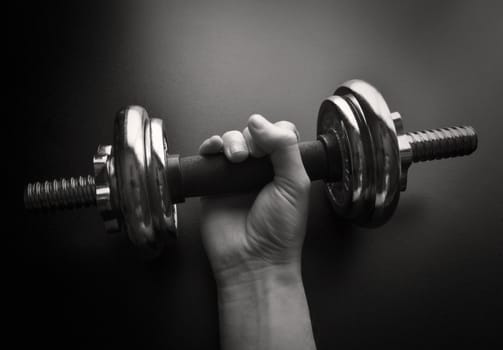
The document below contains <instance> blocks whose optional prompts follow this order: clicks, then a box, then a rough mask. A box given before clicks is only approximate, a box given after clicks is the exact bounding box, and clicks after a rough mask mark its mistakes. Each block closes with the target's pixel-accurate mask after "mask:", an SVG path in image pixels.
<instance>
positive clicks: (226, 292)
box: [218, 264, 315, 350]
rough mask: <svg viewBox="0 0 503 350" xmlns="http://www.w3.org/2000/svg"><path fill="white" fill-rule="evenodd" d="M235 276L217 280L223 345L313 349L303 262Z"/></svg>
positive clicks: (227, 346) (244, 272)
mask: <svg viewBox="0 0 503 350" xmlns="http://www.w3.org/2000/svg"><path fill="white" fill-rule="evenodd" d="M232 276H233V277H232V278H231V279H226V280H224V281H220V283H219V284H218V299H219V300H218V306H219V315H220V317H219V318H220V331H221V341H222V348H223V349H236V348H238V345H239V348H242V349H289V350H293V349H303V350H305V349H315V344H314V339H313V334H312V327H311V319H310V316H309V309H308V305H307V300H306V295H305V292H304V286H303V283H302V278H301V273H300V265H297V264H289V265H279V266H277V265H275V266H267V267H262V268H260V269H251V270H248V271H243V270H241V271H240V272H239V273H237V274H234V273H233V274H232ZM224 282H225V283H224Z"/></svg>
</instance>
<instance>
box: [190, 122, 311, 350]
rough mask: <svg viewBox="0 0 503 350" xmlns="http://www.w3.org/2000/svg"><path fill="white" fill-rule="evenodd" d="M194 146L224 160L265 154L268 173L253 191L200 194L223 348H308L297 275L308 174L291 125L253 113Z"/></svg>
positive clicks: (306, 322) (305, 310)
mask: <svg viewBox="0 0 503 350" xmlns="http://www.w3.org/2000/svg"><path fill="white" fill-rule="evenodd" d="M199 151H200V153H201V154H203V155H208V154H214V153H219V152H223V153H224V154H225V155H226V157H227V158H228V159H229V160H230V161H231V162H241V161H243V160H245V159H246V158H248V157H262V156H265V155H269V157H270V159H271V161H272V164H273V168H274V173H275V177H274V180H273V181H272V182H271V183H269V184H267V185H266V186H265V187H264V188H263V189H262V190H261V191H260V192H259V193H258V194H248V195H232V196H219V197H211V198H210V197H207V198H203V199H202V200H201V201H202V213H203V217H202V237H203V243H204V245H205V248H206V252H207V254H208V256H209V259H210V262H211V266H212V269H213V272H214V275H215V280H216V282H217V288H218V303H219V314H220V332H221V341H222V348H223V349H238V350H245V349H246V350H248V349H263V350H267V349H289V350H294V349H315V348H316V346H315V343H314V339H313V334H312V326H311V319H310V316H309V309H308V305H307V300H306V296H305V293H304V286H303V283H302V276H301V252H302V245H303V242H304V236H305V230H306V220H307V208H308V198H309V190H310V180H309V178H308V176H307V174H306V171H305V169H304V166H303V164H302V160H301V157H300V152H299V148H298V132H297V130H296V128H295V126H294V125H293V124H292V123H290V122H286V121H281V122H278V123H275V124H273V123H271V122H269V121H268V120H266V119H265V118H264V117H262V116H260V115H256V114H255V115H252V116H251V117H250V118H249V120H248V126H247V127H246V128H245V129H244V130H243V132H239V131H229V132H226V133H225V134H223V135H222V136H212V137H211V138H209V139H207V140H205V141H204V142H203V143H202V145H201V147H200V150H199ZM250 176H253V174H250Z"/></svg>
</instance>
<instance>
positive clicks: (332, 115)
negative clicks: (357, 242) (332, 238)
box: [317, 96, 373, 220]
mask: <svg viewBox="0 0 503 350" xmlns="http://www.w3.org/2000/svg"><path fill="white" fill-rule="evenodd" d="M355 112H356V111H355V110H354V108H352V106H351V105H350V103H349V102H348V101H347V100H346V99H344V98H343V97H340V96H330V97H328V98H327V99H325V101H323V103H322V104H321V107H320V111H319V114H318V125H317V134H318V135H322V134H332V135H333V136H334V137H337V139H338V145H339V148H340V153H341V164H337V165H336V166H340V167H342V169H343V171H342V178H341V180H339V181H335V182H326V190H327V195H328V198H329V199H330V202H331V203H332V206H333V208H334V210H335V212H336V213H337V214H338V215H339V216H341V217H344V218H347V219H351V220H358V219H359V218H361V217H362V216H363V215H365V213H366V212H368V211H369V210H370V208H369V201H368V197H369V194H368V191H369V189H371V188H372V173H371V169H372V165H373V159H372V152H371V151H369V149H368V147H366V145H367V144H368V141H369V137H368V135H366V130H365V129H364V128H361V125H360V123H359V121H358V117H357V115H356V114H355Z"/></svg>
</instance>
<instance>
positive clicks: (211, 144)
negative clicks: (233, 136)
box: [199, 135, 224, 155]
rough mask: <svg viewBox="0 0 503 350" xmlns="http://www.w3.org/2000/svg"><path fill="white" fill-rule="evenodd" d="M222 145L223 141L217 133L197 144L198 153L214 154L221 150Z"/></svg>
mask: <svg viewBox="0 0 503 350" xmlns="http://www.w3.org/2000/svg"><path fill="white" fill-rule="evenodd" d="M223 147H224V141H223V140H222V138H221V137H220V136H218V135H213V136H212V137H210V138H207V139H206V140H204V142H203V143H202V144H201V146H199V154H200V155H208V154H215V153H218V152H221V151H222V149H223Z"/></svg>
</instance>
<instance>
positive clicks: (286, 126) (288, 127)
mask: <svg viewBox="0 0 503 350" xmlns="http://www.w3.org/2000/svg"><path fill="white" fill-rule="evenodd" d="M274 125H276V126H278V127H280V128H282V129H286V130H290V131H293V132H294V133H295V136H296V137H297V142H299V141H300V133H299V130H297V127H296V126H295V124H294V123H292V122H289V121H287V120H281V121H279V122H276V123H274Z"/></svg>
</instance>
